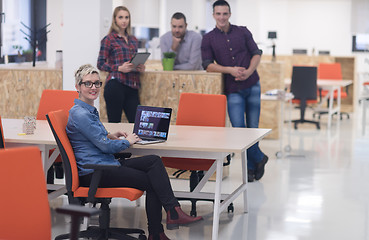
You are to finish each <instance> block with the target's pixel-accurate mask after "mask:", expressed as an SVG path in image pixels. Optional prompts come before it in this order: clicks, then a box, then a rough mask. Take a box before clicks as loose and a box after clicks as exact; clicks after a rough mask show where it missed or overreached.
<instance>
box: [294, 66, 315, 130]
mask: <svg viewBox="0 0 369 240" xmlns="http://www.w3.org/2000/svg"><path fill="white" fill-rule="evenodd" d="M291 92H292V93H293V95H294V99H293V100H292V103H297V104H299V108H300V119H296V120H292V122H293V123H294V127H295V129H297V125H298V124H299V123H312V124H315V125H316V127H317V129H320V122H319V121H312V120H306V119H305V110H306V106H307V104H316V103H317V102H318V100H317V67H313V66H293V69H292V81H291Z"/></svg>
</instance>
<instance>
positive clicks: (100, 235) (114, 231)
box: [55, 226, 147, 240]
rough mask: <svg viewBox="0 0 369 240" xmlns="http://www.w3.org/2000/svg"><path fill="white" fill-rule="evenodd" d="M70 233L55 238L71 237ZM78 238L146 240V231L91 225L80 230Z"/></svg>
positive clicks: (57, 239)
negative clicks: (102, 227) (136, 235)
mask: <svg viewBox="0 0 369 240" xmlns="http://www.w3.org/2000/svg"><path fill="white" fill-rule="evenodd" d="M128 234H139V236H138V238H135V237H132V236H129V235H128ZM69 238H70V234H62V235H59V236H57V237H56V238H55V240H60V239H69ZM78 238H92V239H99V240H100V239H101V240H103V239H104V240H107V239H121V240H133V239H135V240H137V239H138V240H146V239H147V238H146V236H145V231H143V230H141V229H137V228H109V229H101V228H99V227H96V226H90V227H88V228H87V230H84V231H80V233H79V235H78Z"/></svg>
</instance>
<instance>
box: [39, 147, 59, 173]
mask: <svg viewBox="0 0 369 240" xmlns="http://www.w3.org/2000/svg"><path fill="white" fill-rule="evenodd" d="M54 148H55V146H49V145H47V146H45V149H44V151H45V152H44V153H43V159H42V160H43V162H44V172H45V176H46V177H47V171H48V170H49V168H50V167H51V166H52V165H53V163H54V162H55V160H56V158H57V157H58V156H59V153H60V152H59V149H58V148H55V151H54V152H53V153H52V154H51V156H49V152H50V150H51V149H54Z"/></svg>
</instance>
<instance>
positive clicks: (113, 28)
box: [109, 6, 131, 35]
mask: <svg viewBox="0 0 369 240" xmlns="http://www.w3.org/2000/svg"><path fill="white" fill-rule="evenodd" d="M121 10H123V11H126V12H128V15H129V22H128V26H127V28H126V34H127V35H131V13H130V12H129V10H128V8H126V7H124V6H118V7H116V8H115V9H114V13H113V18H112V20H111V26H110V29H109V33H111V32H116V33H119V27H118V25H117V23H116V22H115V18H116V17H117V15H118V12H119V11H121Z"/></svg>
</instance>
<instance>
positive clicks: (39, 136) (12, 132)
mask: <svg viewBox="0 0 369 240" xmlns="http://www.w3.org/2000/svg"><path fill="white" fill-rule="evenodd" d="M23 122H24V120H23V119H6V118H5V119H2V124H3V130H4V139H5V146H6V148H8V147H19V146H25V145H27V146H29V145H33V146H37V147H39V148H40V150H41V152H42V154H41V156H42V161H43V166H44V172H45V179H46V176H47V171H48V170H49V168H50V167H51V166H52V164H53V163H54V161H55V159H56V158H57V157H58V155H59V149H58V148H56V149H55V151H54V152H53V153H52V155H51V156H49V150H50V149H53V148H55V147H56V142H55V139H54V136H53V135H52V132H51V129H50V127H49V124H48V123H47V121H46V120H37V121H36V129H35V132H34V134H32V135H18V134H19V133H22V132H23ZM47 189H49V190H54V191H53V192H51V193H49V196H48V197H49V200H51V199H54V198H56V197H58V196H60V195H62V194H64V193H66V192H67V190H66V188H65V186H64V185H58V184H47Z"/></svg>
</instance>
